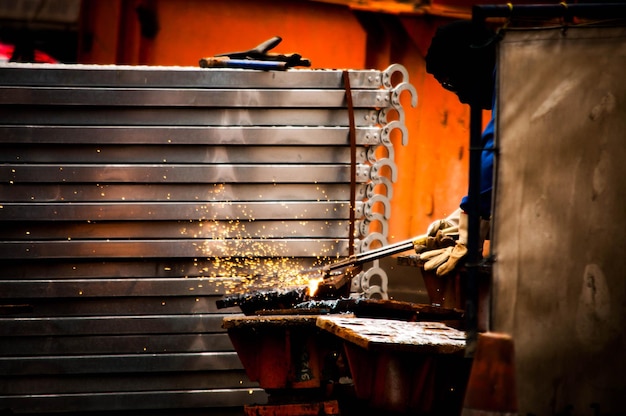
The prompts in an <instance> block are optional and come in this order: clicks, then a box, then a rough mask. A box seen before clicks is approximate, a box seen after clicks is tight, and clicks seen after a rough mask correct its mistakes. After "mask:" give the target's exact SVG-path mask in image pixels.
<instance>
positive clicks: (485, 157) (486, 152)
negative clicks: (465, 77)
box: [461, 111, 495, 219]
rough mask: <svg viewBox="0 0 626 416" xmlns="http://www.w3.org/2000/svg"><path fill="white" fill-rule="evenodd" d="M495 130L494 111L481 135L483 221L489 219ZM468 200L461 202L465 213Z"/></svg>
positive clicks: (481, 211)
mask: <svg viewBox="0 0 626 416" xmlns="http://www.w3.org/2000/svg"><path fill="white" fill-rule="evenodd" d="M494 128H495V111H493V112H492V114H491V120H490V121H489V124H487V127H485V130H483V133H482V141H481V143H482V146H483V151H482V154H481V157H480V170H481V172H480V216H481V217H482V218H484V219H489V218H490V217H491V191H492V187H493V142H494ZM467 203H468V198H467V196H464V197H463V199H462V200H461V209H462V210H463V211H467Z"/></svg>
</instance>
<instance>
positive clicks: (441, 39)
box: [416, 20, 497, 276]
mask: <svg viewBox="0 0 626 416" xmlns="http://www.w3.org/2000/svg"><path fill="white" fill-rule="evenodd" d="M496 39H497V37H496V35H495V33H494V32H493V31H492V30H490V29H488V28H486V27H478V26H477V25H475V24H473V23H472V22H471V21H469V20H461V21H455V22H452V23H449V24H447V25H445V26H441V27H439V28H438V29H437V31H436V33H435V36H434V37H433V39H432V42H431V45H430V47H429V49H428V52H427V54H426V72H428V73H430V74H432V75H433V76H434V77H435V79H437V81H439V83H440V84H441V85H442V86H443V87H444V88H445V89H447V90H449V91H451V92H453V93H455V94H456V95H457V97H458V99H459V101H460V102H461V103H464V104H470V105H472V106H479V107H480V108H482V109H485V110H492V114H491V120H490V121H489V124H488V125H487V126H486V128H485V130H484V131H483V133H482V149H483V150H482V154H481V193H480V201H479V202H480V204H479V206H480V209H479V214H480V217H481V224H480V234H481V235H480V244H479V249H480V251H481V252H482V246H483V243H484V240H485V238H486V235H487V233H488V230H489V219H490V217H491V191H492V182H493V140H494V122H495V109H494V96H495V94H494V91H495V59H496V58H495V44H496ZM467 205H468V198H467V196H465V197H463V198H462V200H461V202H460V204H459V208H458V209H457V210H456V211H455V212H453V213H452V214H451V215H450V216H448V217H447V218H444V219H440V220H437V221H434V222H433V223H432V224H431V225H430V226H429V227H428V231H427V233H428V235H430V236H431V237H432V238H433V240H431V245H430V247H428V249H429V250H428V251H425V252H422V253H421V254H420V259H421V260H423V261H424V270H427V271H428V270H436V273H437V275H439V276H443V275H445V274H448V273H450V272H451V271H453V270H455V268H456V266H457V264H458V263H459V261H460V260H461V259H462V258H463V257H465V255H466V254H467V223H468V218H467V212H466V210H467ZM450 227H458V239H457V240H456V241H455V242H454V244H453V245H452V244H451V243H450V242H449V239H447V238H443V237H444V236H442V235H441V231H442V230H444V229H448V228H450ZM438 233H439V236H437V234H438ZM433 244H434V246H433ZM442 246H443V247H442ZM446 246H447V247H446ZM433 248H435V249H434V250H430V249H433ZM416 249H417V248H416ZM418 251H419V250H418Z"/></svg>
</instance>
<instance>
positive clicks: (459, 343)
mask: <svg viewBox="0 0 626 416" xmlns="http://www.w3.org/2000/svg"><path fill="white" fill-rule="evenodd" d="M316 324H317V326H318V327H319V328H321V329H323V330H325V331H328V332H330V333H332V334H334V335H336V336H338V337H340V338H342V339H344V340H345V341H349V342H351V343H353V344H356V345H358V346H360V347H362V348H364V349H366V350H369V351H410V352H423V353H434V354H454V353H459V352H462V351H463V350H464V349H465V333H464V332H463V331H459V330H456V329H454V328H451V327H449V326H447V325H445V324H442V323H440V322H406V321H396V320H390V319H373V318H356V317H353V316H352V317H351V316H339V315H328V316H319V317H318V318H317V322H316Z"/></svg>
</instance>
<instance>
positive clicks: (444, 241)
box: [414, 231, 456, 254]
mask: <svg viewBox="0 0 626 416" xmlns="http://www.w3.org/2000/svg"><path fill="white" fill-rule="evenodd" d="M455 243H456V242H455V240H454V238H452V237H450V236H448V235H445V234H444V233H443V232H441V231H438V232H437V235H436V236H434V237H428V238H427V239H426V241H425V242H424V243H423V244H416V245H415V246H414V248H415V252H416V253H417V254H420V253H423V252H425V251H430V250H436V249H440V248H445V247H451V246H453V245H454V244H455Z"/></svg>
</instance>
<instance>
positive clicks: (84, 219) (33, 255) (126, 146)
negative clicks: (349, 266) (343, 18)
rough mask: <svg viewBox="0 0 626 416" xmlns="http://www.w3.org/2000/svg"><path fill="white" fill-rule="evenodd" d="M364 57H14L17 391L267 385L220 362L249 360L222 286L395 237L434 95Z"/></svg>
mask: <svg viewBox="0 0 626 416" xmlns="http://www.w3.org/2000/svg"><path fill="white" fill-rule="evenodd" d="M345 72H347V76H348V79H349V86H348V85H346V83H344V75H345V73H344V71H339V70H290V71H284V72H283V71H281V72H262V71H247V70H228V69H219V70H218V69H215V70H203V69H198V68H181V67H176V68H171V67H167V68H166V67H120V66H81V65H76V66H57V65H23V64H11V65H5V66H1V67H0V158H1V161H0V163H1V165H0V195H1V196H0V198H1V200H0V237H1V240H2V243H1V244H2V250H0V266H1V268H0V269H1V270H0V297H1V298H0V301H1V302H2V304H1V305H0V307H1V308H2V311H3V313H4V314H5V317H3V318H0V319H1V320H2V325H0V328H2V329H0V331H1V335H2V336H3V337H7V340H8V341H10V342H7V343H3V344H2V345H3V346H2V347H0V372H2V374H4V375H6V377H8V378H10V379H11V380H10V382H8V383H5V385H6V386H7V387H4V390H3V391H0V407H2V408H14V409H17V410H29V411H30V410H35V411H42V410H44V409H46V410H55V411H69V410H77V409H78V410H107V409H110V407H111V406H115V407H119V408H129V409H131V408H141V407H145V406H148V405H149V406H156V407H191V406H198V405H201V406H231V405H235V404H236V405H239V404H242V403H245V402H250V401H255V400H258V399H259V396H260V395H262V393H261V392H260V391H257V390H254V389H253V390H251V391H253V392H256V393H255V394H249V392H248V390H249V386H247V385H246V384H245V382H241V383H239V381H240V380H239V379H238V380H237V383H236V385H233V383H231V382H228V381H225V383H226V384H224V385H223V384H220V383H221V381H220V380H221V379H220V378H218V377H217V376H211V375H209V374H207V373H210V372H213V373H214V372H215V371H214V370H228V371H230V372H232V374H237V375H236V376H233V377H235V378H237V377H245V376H243V373H242V371H241V368H240V364H239V363H238V360H237V359H236V355H235V353H234V352H232V350H230V348H226V347H225V346H226V345H227V344H228V340H227V338H226V335H225V334H224V333H223V331H222V330H221V328H220V324H221V318H222V316H223V315H221V314H222V313H223V312H224V311H220V314H217V313H216V310H215V307H214V304H215V299H216V297H217V296H220V295H222V294H224V293H226V292H227V291H228V290H230V289H231V288H232V286H233V285H235V284H241V283H242V282H247V281H249V280H250V279H251V278H252V277H259V276H262V277H265V278H267V277H270V278H271V279H277V280H271V281H270V284H283V283H289V281H288V280H289V278H287V280H286V281H285V280H284V278H283V277H282V274H283V273H284V272H285V271H288V270H291V269H294V271H295V269H301V268H306V267H310V266H312V265H315V264H316V263H317V264H319V263H320V262H326V261H330V260H331V259H335V258H337V257H343V256H346V255H348V254H349V252H350V251H351V250H355V251H362V250H367V249H368V248H369V247H370V246H371V245H372V244H373V243H374V242H375V241H378V243H376V244H385V243H386V230H387V221H388V219H389V215H390V205H389V199H390V197H391V182H392V180H393V179H394V176H395V175H396V167H395V165H394V164H393V144H392V140H391V136H392V135H401V139H402V141H403V142H404V141H406V140H407V139H408V137H407V132H406V128H405V126H404V124H403V123H404V115H403V110H402V106H401V105H400V100H399V96H400V94H401V93H402V92H403V91H407V90H408V91H409V92H410V94H411V95H412V99H413V104H415V101H416V99H417V95H416V93H415V91H414V89H413V87H412V86H411V85H410V84H409V83H408V75H407V73H406V70H405V69H404V68H403V67H401V66H399V65H392V66H391V67H389V68H388V69H387V70H386V71H376V70H359V71H357V70H349V71H345ZM398 73H399V74H400V75H401V77H400V78H401V81H400V82H395V83H394V85H392V82H391V80H392V78H393V79H394V80H395V79H396V78H398V76H397V74H398ZM346 87H349V90H350V91H351V98H352V100H351V101H352V106H349V105H348V100H346ZM349 107H351V108H349ZM351 116H353V118H352V120H353V123H352V128H351V127H350V126H351ZM351 133H352V134H351ZM351 137H353V143H352V145H351V139H350V138H351ZM394 141H397V140H394ZM382 148H384V151H383V150H381V149H382ZM381 155H382V156H381ZM352 206H354V214H351V207H352ZM351 218H353V219H354V220H355V221H354V222H353V224H354V225H353V226H351V225H350V223H351V221H350V219H351ZM351 231H354V234H352V235H351V234H350V233H351ZM152 334H158V335H152ZM27 363H28V364H33V365H26V364H27ZM35 364H36V365H35ZM198 370H199V371H201V374H204V376H203V377H205V378H203V380H205V381H202V382H200V381H199V378H197V377H196V378H193V377H191V378H184V377H186V375H187V372H190V371H193V372H194V374H195V375H196V376H197V374H198V373H197V371H198ZM129 373H132V374H133V376H132V377H129V376H128V374H129ZM94 374H95V375H96V376H95V377H94V378H93V381H94V382H91V381H90V380H92V376H93V375H94ZM102 374H106V375H107V379H109V380H111V385H102V386H99V385H98V384H97V383H96V382H95V380H96V379H98V377H100V375H102ZM163 374H166V376H163ZM32 377H36V378H37V377H38V378H39V380H40V381H41V382H40V383H31V382H26V381H25V380H26V378H32ZM220 377H223V376H220ZM183 378H184V380H186V381H185V382H182V381H181V380H183ZM165 380H174V381H171V382H170V381H165ZM206 380H210V381H206ZM181 383H182V384H181ZM229 383H230V384H229ZM170 384H171V385H170ZM174 384H175V385H176V386H177V387H176V388H174V387H173V385H174ZM52 386H54V389H57V390H56V393H55V394H57V396H58V397H63V398H64V399H63V400H60V399H59V400H57V399H56V397H57V396H54V398H51V396H49V393H50V392H51V391H52V390H51V389H52ZM181 386H182V387H181ZM186 389H193V390H194V391H196V390H197V393H196V394H195V395H193V396H185V395H184V394H180V392H181V391H185V390H186ZM218 390H219V391H218ZM156 391H158V392H159V393H158V394H157V393H155V392H156ZM130 392H132V394H129V393H130ZM94 393H97V394H96V395H95V396H94ZM113 396H114V397H115V400H114V401H111V400H110V399H111V397H113ZM70 397H71V398H72V399H71V400H70ZM147 398H149V399H150V400H146V399H147Z"/></svg>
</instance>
